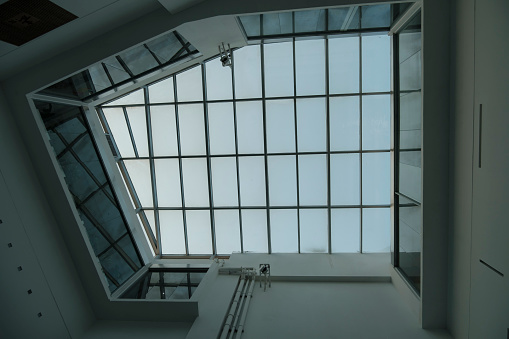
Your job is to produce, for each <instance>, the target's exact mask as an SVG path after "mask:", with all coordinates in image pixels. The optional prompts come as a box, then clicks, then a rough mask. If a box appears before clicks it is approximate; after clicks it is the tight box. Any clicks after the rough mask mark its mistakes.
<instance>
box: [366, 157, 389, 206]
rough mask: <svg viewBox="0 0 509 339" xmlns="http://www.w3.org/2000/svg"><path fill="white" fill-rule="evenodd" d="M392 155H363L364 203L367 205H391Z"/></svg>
mask: <svg viewBox="0 0 509 339" xmlns="http://www.w3.org/2000/svg"><path fill="white" fill-rule="evenodd" d="M390 184H391V164H390V153H389V152H385V153H365V154H363V155H362V203H363V204H365V205H382V204H383V205H385V204H387V205H388V204H390V202H391V199H390V192H391V185H390Z"/></svg>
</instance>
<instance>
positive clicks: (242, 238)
mask: <svg viewBox="0 0 509 339" xmlns="http://www.w3.org/2000/svg"><path fill="white" fill-rule="evenodd" d="M231 60H232V67H231V70H232V100H233V102H232V105H233V128H234V132H235V165H236V166H237V168H236V169H237V203H238V204H239V228H240V253H244V233H243V230H242V210H241V208H240V207H241V206H242V204H241V202H242V200H241V195H240V170H239V138H238V131H237V102H236V99H235V97H236V93H235V70H234V67H233V65H234V60H233V53H231Z"/></svg>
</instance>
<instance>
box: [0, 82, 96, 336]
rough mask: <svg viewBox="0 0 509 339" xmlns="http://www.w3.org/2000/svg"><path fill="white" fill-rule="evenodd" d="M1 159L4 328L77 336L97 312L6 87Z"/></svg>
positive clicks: (0, 112)
mask: <svg viewBox="0 0 509 339" xmlns="http://www.w3.org/2000/svg"><path fill="white" fill-rule="evenodd" d="M0 158H1V159H2V161H0V172H1V178H0V186H2V187H0V196H1V201H2V203H1V206H0V219H2V221H3V222H2V224H0V248H1V251H0V253H1V255H0V258H1V260H2V278H1V279H0V281H1V288H0V300H1V302H0V303H1V304H2V314H3V315H2V317H0V319H1V320H0V321H1V324H0V333H1V335H2V336H3V335H6V337H12V338H15V337H25V338H28V337H32V338H35V337H39V338H41V337H48V338H49V337H53V338H65V337H69V336H77V335H78V334H80V333H82V332H83V331H84V329H86V328H87V327H88V326H90V325H91V324H92V322H93V321H95V316H94V314H93V312H92V309H91V307H90V304H89V302H88V299H87V295H86V294H85V291H84V289H83V287H82V284H81V281H80V278H79V275H78V274H77V271H76V269H75V266H74V262H73V261H72V260H71V256H70V254H69V251H68V247H67V244H66V242H65V240H64V238H63V237H62V235H61V233H60V229H59V227H58V222H57V220H56V219H55V217H54V215H53V214H52V208H51V206H50V205H49V204H48V202H47V199H46V192H44V190H43V187H42V186H41V185H40V183H39V180H38V173H37V172H38V170H39V169H37V168H36V167H34V165H33V163H32V161H31V159H30V157H29V154H28V152H27V149H26V145H25V140H24V139H23V138H22V137H21V135H20V132H19V130H18V127H17V126H16V123H15V120H14V117H13V110H11V108H10V107H9V105H8V104H7V100H6V97H5V96H4V95H3V91H2V90H0ZM8 243H11V244H12V247H8ZM18 266H21V268H22V270H21V271H19V270H18ZM28 290H32V293H31V294H28ZM39 312H40V313H42V317H40V318H39V317H38V316H37V314H38V313H39Z"/></svg>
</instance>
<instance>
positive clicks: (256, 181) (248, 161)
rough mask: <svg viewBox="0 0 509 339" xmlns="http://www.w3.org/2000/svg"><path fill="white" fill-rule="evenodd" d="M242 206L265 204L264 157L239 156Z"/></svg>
mask: <svg viewBox="0 0 509 339" xmlns="http://www.w3.org/2000/svg"><path fill="white" fill-rule="evenodd" d="M239 176H240V202H241V205H242V206H264V205H265V161H264V158H263V157H239Z"/></svg>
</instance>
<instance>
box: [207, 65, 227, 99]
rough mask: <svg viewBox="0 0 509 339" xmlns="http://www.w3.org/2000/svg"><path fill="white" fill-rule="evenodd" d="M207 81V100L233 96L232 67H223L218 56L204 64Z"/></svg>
mask: <svg viewBox="0 0 509 339" xmlns="http://www.w3.org/2000/svg"><path fill="white" fill-rule="evenodd" d="M205 72H206V75H207V77H206V81H207V100H227V99H232V98H233V90H232V69H231V68H230V67H223V65H222V64H221V61H220V60H219V58H216V59H213V60H210V61H208V62H207V63H206V64H205Z"/></svg>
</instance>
